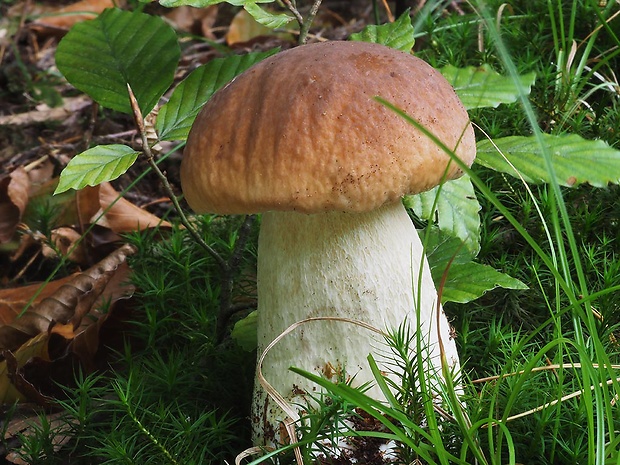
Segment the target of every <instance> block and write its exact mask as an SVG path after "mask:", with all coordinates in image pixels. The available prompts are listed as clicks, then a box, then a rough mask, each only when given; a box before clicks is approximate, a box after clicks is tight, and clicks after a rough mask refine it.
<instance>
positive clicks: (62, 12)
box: [31, 0, 118, 31]
mask: <svg viewBox="0 0 620 465" xmlns="http://www.w3.org/2000/svg"><path fill="white" fill-rule="evenodd" d="M116 3H118V2H115V1H114V0H81V1H79V2H76V3H73V4H71V5H68V6H64V7H60V8H54V9H51V10H46V11H45V12H44V13H43V15H42V16H41V17H39V18H38V19H37V20H36V21H34V22H33V23H32V24H31V27H32V29H34V30H37V31H45V30H46V29H52V30H63V31H68V30H69V29H71V26H73V25H74V24H75V23H79V22H81V21H86V20H89V19H94V18H96V17H97V15H98V14H99V13H101V12H102V11H103V10H105V9H106V8H114V7H115V6H116Z"/></svg>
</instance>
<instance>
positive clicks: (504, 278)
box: [433, 262, 528, 304]
mask: <svg viewBox="0 0 620 465" xmlns="http://www.w3.org/2000/svg"><path fill="white" fill-rule="evenodd" d="M433 279H435V280H436V281H435V282H437V279H438V280H439V282H441V276H437V277H436V276H433ZM496 287H503V288H505V289H520V290H524V289H528V287H527V286H526V285H525V284H523V283H522V282H521V281H519V280H518V279H516V278H513V277H511V276H508V275H507V274H505V273H500V272H499V271H497V270H495V269H493V268H491V267H490V266H487V265H482V264H480V263H475V262H469V263H456V264H452V265H451V266H450V270H449V271H448V279H447V280H446V281H445V283H444V286H443V288H442V292H441V303H442V304H443V303H445V302H458V303H461V304H464V303H467V302H471V301H472V300H476V299H477V298H478V297H480V296H482V295H483V294H485V293H486V292H487V291H490V290H491V289H495V288H496Z"/></svg>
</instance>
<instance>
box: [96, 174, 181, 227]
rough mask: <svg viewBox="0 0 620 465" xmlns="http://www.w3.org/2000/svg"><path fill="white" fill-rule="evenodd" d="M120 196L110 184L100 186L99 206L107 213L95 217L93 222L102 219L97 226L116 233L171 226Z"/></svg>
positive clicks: (105, 183)
mask: <svg viewBox="0 0 620 465" xmlns="http://www.w3.org/2000/svg"><path fill="white" fill-rule="evenodd" d="M119 196H120V194H119V193H118V192H117V191H116V190H114V188H113V187H112V185H111V184H110V183H108V182H104V183H102V184H100V185H99V204H100V206H101V211H102V212H103V211H105V214H104V215H103V217H100V214H99V213H98V214H97V215H95V218H93V220H95V219H97V217H100V218H99V219H97V223H96V224H98V225H100V226H106V227H108V228H110V229H111V230H112V231H114V232H115V233H122V232H130V231H138V230H143V229H148V228H154V227H156V226H164V227H170V226H171V224H170V223H169V222H167V221H163V220H162V219H161V218H159V217H157V216H155V215H153V214H152V213H149V212H147V211H146V210H143V209H141V208H140V207H138V206H137V205H135V204H133V203H131V202H130V201H129V200H127V199H125V198H123V197H120V198H119ZM106 210H107V211H106Z"/></svg>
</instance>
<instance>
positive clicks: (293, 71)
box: [181, 42, 476, 214]
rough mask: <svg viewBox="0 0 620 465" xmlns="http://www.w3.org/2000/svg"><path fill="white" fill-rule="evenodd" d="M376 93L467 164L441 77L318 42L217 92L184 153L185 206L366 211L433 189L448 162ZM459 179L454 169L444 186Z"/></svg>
mask: <svg viewBox="0 0 620 465" xmlns="http://www.w3.org/2000/svg"><path fill="white" fill-rule="evenodd" d="M375 96H380V97H382V98H383V99H385V100H386V101H388V102H390V103H392V104H394V105H395V106H396V107H398V108H401V109H402V110H404V111H405V112H406V113H407V114H408V115H410V116H411V117H412V118H414V119H415V120H416V121H418V122H419V123H420V124H421V125H422V126H424V127H425V128H426V129H428V130H429V131H430V132H431V133H433V134H434V135H435V136H437V137H438V138H439V139H440V140H441V141H442V142H443V143H444V144H445V145H447V146H448V147H450V148H452V149H454V148H456V154H457V156H458V157H459V158H461V159H462V160H463V161H464V162H465V163H467V164H468V165H470V164H471V163H472V162H473V159H474V157H475V150H476V149H475V140H474V133H473V129H472V127H471V124H470V122H469V118H468V115H467V112H466V110H465V108H464V107H463V105H462V104H461V102H460V100H459V99H458V97H457V96H456V93H455V92H454V90H453V89H452V87H451V86H450V84H449V83H448V82H447V81H446V80H445V79H444V77H443V76H442V75H441V74H440V73H439V72H438V71H436V70H435V69H433V68H432V67H431V66H429V65H428V64H426V63H425V62H423V61H422V60H420V59H418V58H415V57H413V56H412V55H409V54H406V53H403V52H400V51H397V50H394V49H391V48H388V47H385V46H382V45H377V44H370V43H364V42H325V43H321V44H312V45H304V46H301V47H297V48H294V49H291V50H288V51H285V52H281V53H278V54H276V55H274V56H272V57H270V58H267V59H265V60H264V61H262V62H260V63H258V64H256V65H255V66H253V67H252V68H250V69H249V70H247V71H246V72H245V73H243V74H241V75H239V76H238V77H237V78H235V79H234V80H233V81H232V82H231V83H229V84H228V85H227V86H225V87H224V88H223V89H221V90H220V91H218V92H217V93H216V94H215V95H213V97H212V98H211V100H209V102H208V103H207V104H206V105H205V106H204V108H203V109H202V110H201V112H200V114H199V115H198V117H197V119H196V121H195V123H194V125H193V127H192V129H191V131H190V134H189V138H188V141H187V146H186V148H185V153H184V156H183V161H182V164H181V183H182V186H183V192H184V194H185V198H186V199H187V201H188V203H189V205H190V206H191V207H192V208H193V209H194V210H195V211H198V212H211V213H231V214H234V213H256V212H262V211H269V210H280V211H284V210H295V211H299V212H304V213H317V212H323V211H329V210H337V211H344V212H362V211H368V210H373V209H375V208H378V207H380V206H381V205H383V204H385V203H388V202H394V201H397V200H398V199H400V197H401V196H403V195H404V194H409V193H418V192H422V191H425V190H428V189H431V188H432V187H434V186H436V185H438V184H439V183H440V182H441V180H442V178H443V177H444V174H445V172H446V167H447V166H448V162H449V161H450V157H449V155H447V154H446V153H445V152H444V151H443V150H442V149H440V148H439V147H437V145H436V144H434V143H433V141H432V140H431V139H430V138H428V137H427V136H425V135H424V134H423V133H421V132H420V131H419V130H418V129H416V128H415V127H414V126H413V125H411V124H409V123H407V121H405V120H404V118H402V117H401V116H399V115H398V114H396V113H395V112H393V111H391V110H390V109H388V108H386V107H385V106H384V105H382V104H381V103H379V102H377V101H376V100H375V98H374V97H375ZM460 175H461V171H460V170H459V169H458V167H457V165H456V164H455V163H451V164H450V167H449V168H448V172H447V178H448V179H449V178H454V177H458V176H460Z"/></svg>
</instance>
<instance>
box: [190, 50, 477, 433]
mask: <svg viewBox="0 0 620 465" xmlns="http://www.w3.org/2000/svg"><path fill="white" fill-rule="evenodd" d="M376 96H380V97H382V98H383V99H385V100H386V101H388V102H391V103H392V104H394V105H395V106H396V107H399V108H401V109H402V110H404V111H405V112H406V113H407V114H408V115H410V116H411V117H412V118H414V119H415V120H417V121H418V122H419V124H420V125H422V126H423V127H425V128H426V129H428V131H430V132H431V133H432V134H434V135H435V136H436V137H437V138H439V140H441V141H442V142H443V143H444V144H445V145H446V146H447V147H449V148H450V149H453V150H454V151H455V153H456V155H457V156H458V157H459V158H460V159H461V160H463V161H464V162H465V163H467V164H468V165H471V163H472V162H473V159H474V157H475V140H474V133H473V129H472V127H471V124H470V122H469V119H468V115H467V112H466V110H465V108H464V107H463V105H462V104H461V102H460V101H459V99H458V97H457V96H456V93H455V92H454V90H453V89H452V87H451V86H450V84H449V83H448V82H447V81H446V80H445V79H444V78H443V77H442V75H441V74H440V73H439V72H437V71H436V70H435V69H433V68H432V67H431V66H429V65H428V64H426V63H425V62H423V61H422V60H420V59H418V58H415V57H413V56H412V55H410V54H407V53H404V52H401V51H397V50H394V49H391V48H388V47H385V46H382V45H377V44H370V43H363V42H337V41H334V42H325V43H320V44H312V45H303V46H300V47H297V48H294V49H291V50H288V51H284V52H281V53H278V54H276V55H274V56H272V57H270V58H267V59H266V60H264V61H262V62H260V63H258V64H256V65H254V66H253V67H252V68H250V69H248V70H247V71H246V72H244V73H243V74H241V75H239V76H237V77H236V78H235V79H234V80H233V81H232V82H230V83H229V84H228V85H227V86H225V87H224V88H222V89H221V90H220V91H218V92H217V93H216V94H214V95H213V97H212V98H211V100H210V101H209V102H208V103H207V104H206V105H205V106H204V108H203V109H202V110H201V112H200V113H199V115H198V117H197V119H196V121H195V123H194V125H193V127H192V129H191V132H190V134H189V137H188V141H187V146H186V148H185V153H184V156H183V161H182V164H181V183H182V188H183V192H184V194H185V198H186V199H187V202H188V203H189V205H190V207H191V208H192V209H194V210H195V211H197V212H211V213H221V214H241V213H258V212H261V213H263V215H262V223H261V226H260V235H259V244H258V274H257V288H258V289H257V291H258V351H259V355H260V354H261V353H262V351H263V350H264V348H265V347H266V346H267V345H268V344H269V343H270V342H271V341H272V340H274V338H276V337H277V336H278V335H280V334H281V333H282V332H283V331H284V330H285V329H286V328H287V327H289V326H290V325H292V324H294V323H296V322H298V321H300V320H303V319H306V318H312V317H322V316H339V317H343V318H348V319H354V320H361V321H363V322H365V323H368V324H370V325H372V326H374V327H376V328H380V329H386V328H388V329H394V328H397V327H398V326H399V325H401V324H403V322H405V321H408V322H409V324H410V325H411V326H412V327H414V328H416V330H419V331H422V333H421V334H422V338H421V339H422V340H423V341H428V344H427V347H418V348H415V347H414V348H413V350H418V351H426V352H424V353H427V354H428V370H429V373H430V372H435V373H438V376H441V360H440V349H439V344H438V341H439V340H440V338H441V342H442V343H443V348H444V352H445V356H446V359H447V361H448V363H449V365H450V368H451V369H453V370H458V368H459V360H458V354H457V350H456V344H455V341H454V340H453V336H452V332H451V327H450V324H449V323H448V320H447V318H446V316H445V315H444V314H443V310H441V307H440V305H439V304H438V302H437V292H436V290H435V286H434V284H433V281H432V279H431V275H430V271H429V267H428V264H427V262H426V259H425V257H424V252H423V247H422V244H421V242H420V239H419V237H418V233H417V231H416V229H415V227H414V225H413V223H412V221H411V218H410V217H409V215H408V213H407V211H406V210H405V208H404V207H403V205H402V202H401V197H402V196H403V195H405V194H411V193H418V192H422V191H425V190H428V189H431V188H432V187H434V186H437V185H438V184H440V183H441V182H442V180H443V179H450V178H454V177H458V176H460V175H461V174H462V173H461V170H460V169H459V168H458V166H457V164H456V163H454V162H451V158H450V156H449V155H448V154H446V153H445V151H444V150H442V149H441V148H439V147H438V146H437V145H436V144H435V143H434V142H433V141H432V140H431V138H429V137H428V136H427V135H425V134H424V133H423V132H422V131H420V130H419V129H417V128H416V127H414V126H413V125H411V124H410V123H408V122H407V121H406V120H405V119H404V118H402V117H401V116H399V115H398V114H396V113H395V112H393V111H392V110H390V109H388V108H386V107H385V106H384V105H382V104H381V103H379V102H378V101H377V100H376V98H375V97H376ZM420 272H421V277H420ZM418 282H419V283H420V286H418ZM437 312H439V313H440V314H439V315H437ZM438 322H439V324H438ZM437 326H439V327H437ZM381 344H382V341H381V340H380V338H378V337H377V336H376V335H373V334H371V333H370V332H369V331H368V330H366V329H363V328H360V327H358V326H354V325H351V324H346V323H342V322H335V321H318V322H316V321H313V322H312V323H309V324H306V325H302V327H301V328H299V329H297V330H296V332H294V333H292V334H290V335H288V336H287V337H285V338H283V339H282V340H281V341H279V342H278V344H276V345H275V346H274V347H273V348H272V349H271V351H270V352H269V354H268V355H267V357H266V358H265V361H264V365H263V367H262V371H263V375H264V377H265V379H267V381H268V382H269V383H270V384H272V386H273V387H274V388H275V389H276V390H277V391H278V392H279V393H280V394H281V395H282V396H284V398H285V399H287V400H289V401H291V402H292V403H295V402H301V403H303V401H304V393H312V392H313V391H314V390H315V389H316V386H315V385H313V384H312V383H310V382H309V381H308V380H306V379H304V378H302V377H299V376H297V375H295V374H294V373H292V372H290V371H289V370H288V368H289V367H290V366H296V367H299V368H302V369H305V370H308V371H311V372H315V373H320V374H322V375H323V376H325V377H328V378H329V377H330V376H334V375H335V374H338V373H342V371H343V370H344V372H345V373H346V375H348V376H350V377H353V382H354V383H355V384H357V385H360V384H362V383H366V382H368V381H371V380H372V379H373V378H372V374H371V372H370V368H369V367H368V364H367V356H368V354H369V353H372V352H374V353H377V352H385V348H382V347H381ZM368 392H369V394H370V395H371V396H375V397H382V396H381V393H380V391H379V390H378V388H376V387H375V388H371V389H370V391H368ZM283 417H284V414H283V412H282V411H281V410H280V408H279V407H278V406H277V405H276V404H275V403H274V401H273V400H272V399H271V398H270V397H269V396H267V394H266V393H265V391H264V390H263V388H262V387H261V386H260V384H259V383H258V382H257V383H256V386H255V393H254V399H253V405H252V419H251V420H252V424H253V435H254V441H255V443H256V444H259V445H262V444H271V445H273V444H277V443H278V441H280V440H281V439H282V438H280V433H279V430H280V428H279V423H280V422H281V421H283V420H284V418H283Z"/></svg>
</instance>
